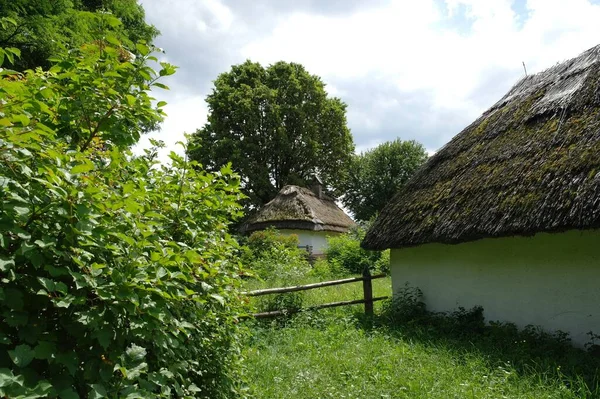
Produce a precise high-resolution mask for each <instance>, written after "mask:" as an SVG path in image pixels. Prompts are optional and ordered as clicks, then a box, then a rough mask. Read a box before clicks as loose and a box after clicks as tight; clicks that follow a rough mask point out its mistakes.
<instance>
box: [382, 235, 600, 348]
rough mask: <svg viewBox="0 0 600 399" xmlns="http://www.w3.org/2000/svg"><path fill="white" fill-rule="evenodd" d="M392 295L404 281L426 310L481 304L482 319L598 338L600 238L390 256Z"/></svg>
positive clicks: (426, 248) (549, 238) (579, 338)
mask: <svg viewBox="0 0 600 399" xmlns="http://www.w3.org/2000/svg"><path fill="white" fill-rule="evenodd" d="M391 272H392V286H393V289H394V291H397V290H398V289H400V288H402V287H404V285H405V283H408V284H409V285H410V286H412V287H418V288H420V289H421V290H422V292H423V294H424V301H425V303H426V305H427V308H428V309H429V310H432V311H449V310H454V309H456V308H457V307H459V306H462V307H465V308H471V307H473V306H477V305H481V306H483V308H484V315H485V318H486V320H488V321H496V320H500V321H510V322H514V323H515V324H517V325H518V326H519V327H524V326H526V325H528V324H532V325H539V326H542V327H543V328H544V329H546V330H548V331H554V330H562V331H565V332H569V333H570V334H571V338H572V340H573V343H574V344H576V345H578V346H581V345H583V344H584V343H586V342H588V341H589V337H588V336H587V333H588V331H593V332H594V333H596V334H600V232H599V231H597V230H595V231H585V232H583V231H569V232H566V233H557V234H545V233H544V234H538V235H536V236H534V237H508V238H492V239H483V240H478V241H473V242H468V243H462V244H457V245H445V244H426V245H421V246H419V247H414V248H405V249H394V250H392V253H391Z"/></svg>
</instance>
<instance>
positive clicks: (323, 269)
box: [308, 258, 347, 281]
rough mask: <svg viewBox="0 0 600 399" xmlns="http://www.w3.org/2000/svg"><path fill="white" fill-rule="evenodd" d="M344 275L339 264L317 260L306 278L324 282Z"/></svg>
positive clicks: (321, 259)
mask: <svg viewBox="0 0 600 399" xmlns="http://www.w3.org/2000/svg"><path fill="white" fill-rule="evenodd" d="M344 274H347V273H345V270H343V269H342V268H341V266H340V264H339V262H336V263H333V262H328V261H327V259H323V258H319V259H317V260H316V261H315V263H314V264H313V266H312V269H311V270H310V272H309V273H308V276H310V277H313V278H316V279H318V280H322V281H325V280H329V279H333V278H336V277H340V276H342V275H344Z"/></svg>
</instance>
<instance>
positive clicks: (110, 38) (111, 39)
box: [104, 33, 121, 46]
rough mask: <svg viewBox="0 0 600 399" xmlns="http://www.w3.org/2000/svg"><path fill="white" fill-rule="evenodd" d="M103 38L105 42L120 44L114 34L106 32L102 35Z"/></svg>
mask: <svg viewBox="0 0 600 399" xmlns="http://www.w3.org/2000/svg"><path fill="white" fill-rule="evenodd" d="M104 40H106V41H107V42H109V43H110V44H113V45H115V46H120V45H121V42H120V41H119V39H117V38H116V36H115V35H112V34H110V33H109V34H107V35H106V36H104Z"/></svg>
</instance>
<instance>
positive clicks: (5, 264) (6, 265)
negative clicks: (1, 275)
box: [0, 256, 15, 273]
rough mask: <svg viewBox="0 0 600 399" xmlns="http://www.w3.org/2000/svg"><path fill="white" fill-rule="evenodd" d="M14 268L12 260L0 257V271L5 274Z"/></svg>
mask: <svg viewBox="0 0 600 399" xmlns="http://www.w3.org/2000/svg"><path fill="white" fill-rule="evenodd" d="M14 267H15V261H14V260H13V259H9V258H6V257H4V256H2V257H0V271H1V272H5V273H6V272H7V271H9V270H10V269H13V268H14Z"/></svg>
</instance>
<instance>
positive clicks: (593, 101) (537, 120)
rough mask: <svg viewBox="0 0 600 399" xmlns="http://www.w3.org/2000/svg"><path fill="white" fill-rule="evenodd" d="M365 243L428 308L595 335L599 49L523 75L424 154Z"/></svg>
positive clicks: (598, 313) (599, 291)
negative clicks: (386, 255) (383, 255)
mask: <svg viewBox="0 0 600 399" xmlns="http://www.w3.org/2000/svg"><path fill="white" fill-rule="evenodd" d="M363 246H364V247H365V248H369V249H384V248H393V250H392V252H391V270H392V281H393V286H394V289H396V290H398V289H399V288H400V287H402V286H404V285H405V283H406V282H408V283H409V284H410V285H412V286H415V287H419V288H420V289H421V290H422V292H423V293H424V299H425V302H426V304H427V305H428V307H429V308H430V309H432V310H435V311H443V310H450V309H452V308H456V307H457V306H463V307H472V306H476V305H481V306H483V308H484V314H485V316H486V318H487V319H488V320H503V321H512V322H515V323H517V325H520V326H525V325H528V324H533V325H541V326H543V327H545V328H546V329H548V330H563V331H566V332H569V333H570V334H571V336H572V339H573V341H574V342H575V343H577V344H580V345H581V344H582V343H584V342H586V341H587V340H588V337H587V333H588V332H589V331H593V332H595V333H596V334H598V333H600V306H599V304H600V286H599V282H600V46H598V47H595V48H592V49H590V50H588V51H586V52H584V53H583V54H581V55H580V56H579V57H577V58H574V59H572V60H569V61H566V62H563V63H561V64H558V65H556V66H554V67H552V68H550V69H548V70H546V71H544V72H541V73H539V74H536V75H532V76H527V77H525V78H523V79H522V80H521V81H519V82H518V83H517V84H516V85H515V86H514V87H513V88H512V89H511V90H510V91H509V93H508V94H507V95H505V96H504V97H503V98H502V99H501V100H500V101H499V102H498V103H496V104H495V105H494V106H493V107H492V108H490V109H489V110H488V111H486V112H485V113H484V114H483V115H482V116H481V117H480V118H479V119H477V120H476V121H475V122H473V123H472V124H471V125H470V126H468V127H467V128H466V129H464V130H463V131H462V132H461V133H459V134H458V135H457V136H455V137H454V138H453V139H452V140H451V141H450V142H449V143H448V144H447V145H446V146H444V147H443V148H442V149H441V150H440V151H439V152H437V153H436V154H435V155H434V156H433V157H431V158H430V159H429V160H428V162H427V163H426V164H425V165H424V166H423V167H422V168H421V169H420V170H419V171H418V172H417V173H416V175H415V176H414V177H413V178H412V179H411V180H410V181H409V182H408V184H406V185H405V186H404V187H403V188H402V189H401V191H400V192H399V193H398V194H397V195H396V196H395V197H394V199H393V200H392V201H391V202H390V203H389V204H388V205H387V207H386V208H385V209H384V210H383V211H382V213H381V215H380V217H379V218H378V219H377V221H376V222H375V223H374V225H373V226H372V228H371V229H370V231H369V232H368V234H367V236H366V238H365V240H364V242H363Z"/></svg>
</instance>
